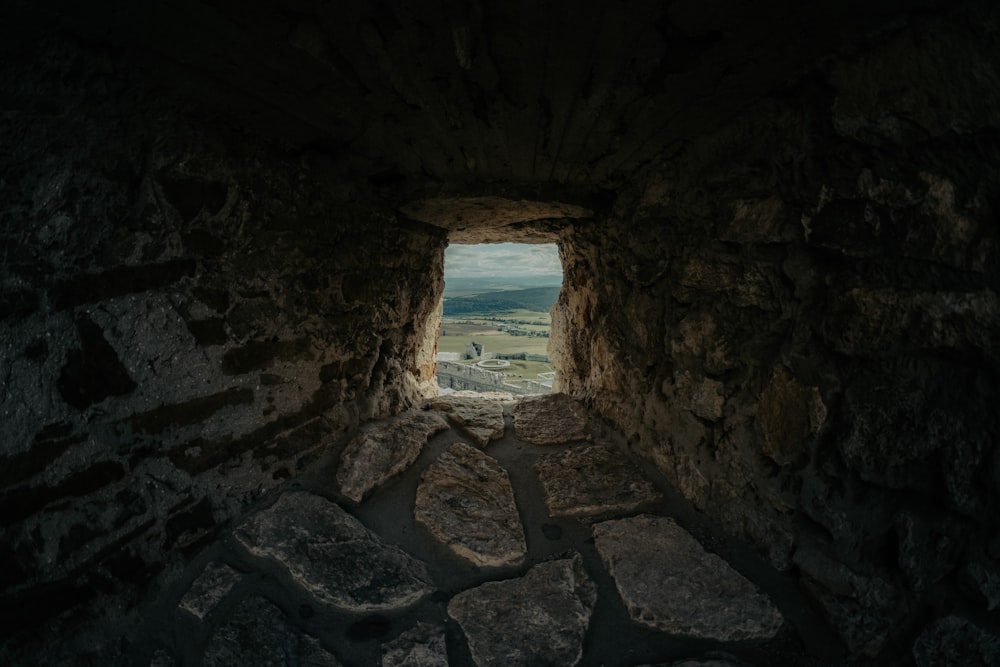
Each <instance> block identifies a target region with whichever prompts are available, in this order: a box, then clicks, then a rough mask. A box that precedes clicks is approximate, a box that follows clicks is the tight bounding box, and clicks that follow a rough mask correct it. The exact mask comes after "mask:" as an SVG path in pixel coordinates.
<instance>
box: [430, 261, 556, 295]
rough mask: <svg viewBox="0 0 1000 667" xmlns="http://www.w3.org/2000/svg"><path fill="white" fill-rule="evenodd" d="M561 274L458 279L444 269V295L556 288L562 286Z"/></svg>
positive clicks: (458, 277)
mask: <svg viewBox="0 0 1000 667" xmlns="http://www.w3.org/2000/svg"><path fill="white" fill-rule="evenodd" d="M562 278H563V277H562V275H561V274H552V275H542V276H490V277H488V278H482V277H460V276H452V275H449V274H448V269H447V267H445V276H444V294H445V296H449V295H450V294H455V293H456V292H457V293H458V294H455V295H456V296H469V295H470V294H484V293H486V292H500V291H508V290H524V289H529V288H535V287H551V286H555V287H558V286H559V285H561V284H562Z"/></svg>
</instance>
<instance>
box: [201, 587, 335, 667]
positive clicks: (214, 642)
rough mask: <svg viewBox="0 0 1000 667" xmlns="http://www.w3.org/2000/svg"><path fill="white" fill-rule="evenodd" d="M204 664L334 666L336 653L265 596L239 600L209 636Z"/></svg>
mask: <svg viewBox="0 0 1000 667" xmlns="http://www.w3.org/2000/svg"><path fill="white" fill-rule="evenodd" d="M202 664H203V665H205V667H231V666H232V665H240V667H276V666H278V665H281V666H288V667H293V666H298V665H312V666H314V667H337V666H338V665H339V664H340V663H338V662H337V659H336V657H334V656H333V655H332V654H331V653H329V652H328V651H326V650H325V649H324V648H323V647H322V646H320V644H319V642H318V641H316V640H315V639H313V638H312V637H309V636H307V635H303V634H302V633H300V632H299V631H298V630H297V629H296V628H295V627H294V626H292V625H291V624H290V623H289V621H288V619H287V618H286V617H285V614H284V613H283V612H282V611H281V610H280V609H279V608H278V607H276V606H275V605H274V604H273V603H271V602H270V601H269V600H266V599H264V598H262V597H260V596H253V597H250V598H247V599H246V600H243V601H242V602H241V603H240V604H239V605H238V606H237V607H236V609H234V610H233V613H232V615H231V616H230V618H229V619H228V621H227V622H226V623H224V624H223V625H221V626H219V627H218V628H217V629H216V631H215V632H214V633H213V635H212V637H211V639H209V642H208V646H207V647H206V648H205V654H204V658H203V662H202Z"/></svg>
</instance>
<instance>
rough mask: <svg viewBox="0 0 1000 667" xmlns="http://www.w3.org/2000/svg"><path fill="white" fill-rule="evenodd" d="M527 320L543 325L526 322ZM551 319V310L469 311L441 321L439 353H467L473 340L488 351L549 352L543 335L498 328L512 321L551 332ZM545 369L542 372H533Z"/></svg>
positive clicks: (537, 329) (519, 326)
mask: <svg viewBox="0 0 1000 667" xmlns="http://www.w3.org/2000/svg"><path fill="white" fill-rule="evenodd" d="M526 322H532V323H540V324H526ZM550 322H551V318H550V316H549V314H548V313H540V312H536V311H532V310H523V309H522V310H515V311H509V312H502V313H470V314H463V315H461V316H457V317H445V318H443V319H442V320H441V333H442V335H441V336H439V337H438V351H439V352H460V353H461V352H465V346H466V344H468V343H471V342H472V341H476V342H478V343H482V344H483V345H484V346H485V347H486V351H487V352H499V353H504V354H506V353H515V352H527V353H528V354H548V352H547V350H548V345H549V339H548V338H543V337H540V336H512V335H510V334H509V333H506V332H503V331H497V326H499V325H500V324H510V325H513V326H517V327H518V328H521V329H527V330H529V331H548V330H549V329H550V326H551V325H550ZM533 372H542V371H533Z"/></svg>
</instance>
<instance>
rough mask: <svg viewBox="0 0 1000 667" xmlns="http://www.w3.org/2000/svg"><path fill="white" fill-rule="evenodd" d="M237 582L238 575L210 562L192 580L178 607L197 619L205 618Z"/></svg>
mask: <svg viewBox="0 0 1000 667" xmlns="http://www.w3.org/2000/svg"><path fill="white" fill-rule="evenodd" d="M239 580H240V573H239V572H237V571H236V570H234V569H233V568H231V567H229V566H228V565H226V564H225V563H217V562H211V563H209V564H208V565H206V566H205V569H204V570H203V571H202V573H201V574H200V575H198V578H197V579H195V580H194V583H192V584H191V588H190V589H189V590H188V592H187V593H185V594H184V597H183V598H181V601H180V604H179V605H178V606H179V607H180V608H181V609H183V610H185V611H187V612H189V613H191V614H193V615H194V616H197V617H198V618H205V616H207V615H208V614H209V612H211V611H212V610H213V609H215V606H216V605H217V604H219V601H220V600H222V598H224V597H225V596H226V594H227V593H229V591H230V590H232V588H233V586H235V585H236V584H237V583H238V582H239Z"/></svg>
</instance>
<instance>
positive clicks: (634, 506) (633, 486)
mask: <svg viewBox="0 0 1000 667" xmlns="http://www.w3.org/2000/svg"><path fill="white" fill-rule="evenodd" d="M535 472H536V473H537V474H538V479H539V480H540V481H541V483H542V489H543V491H544V492H545V504H546V505H547V506H548V508H549V515H550V516H553V517H562V516H570V517H587V516H605V517H606V516H609V515H612V514H621V513H627V512H634V511H636V510H638V509H639V508H641V507H642V506H643V505H645V504H646V503H650V502H653V501H655V500H657V499H658V498H659V497H660V494H659V492H657V490H656V488H655V487H654V486H653V484H652V482H650V481H649V480H648V479H646V477H644V476H643V474H642V471H641V470H640V469H639V467H638V466H637V465H636V464H634V463H633V462H631V461H629V459H628V458H627V457H626V456H625V455H624V454H622V453H621V452H620V451H618V450H617V449H613V448H611V447H607V446H605V445H589V446H585V447H571V448H570V449H567V450H564V451H562V452H558V453H554V454H546V455H545V456H542V457H541V458H539V460H538V463H536V464H535Z"/></svg>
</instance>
